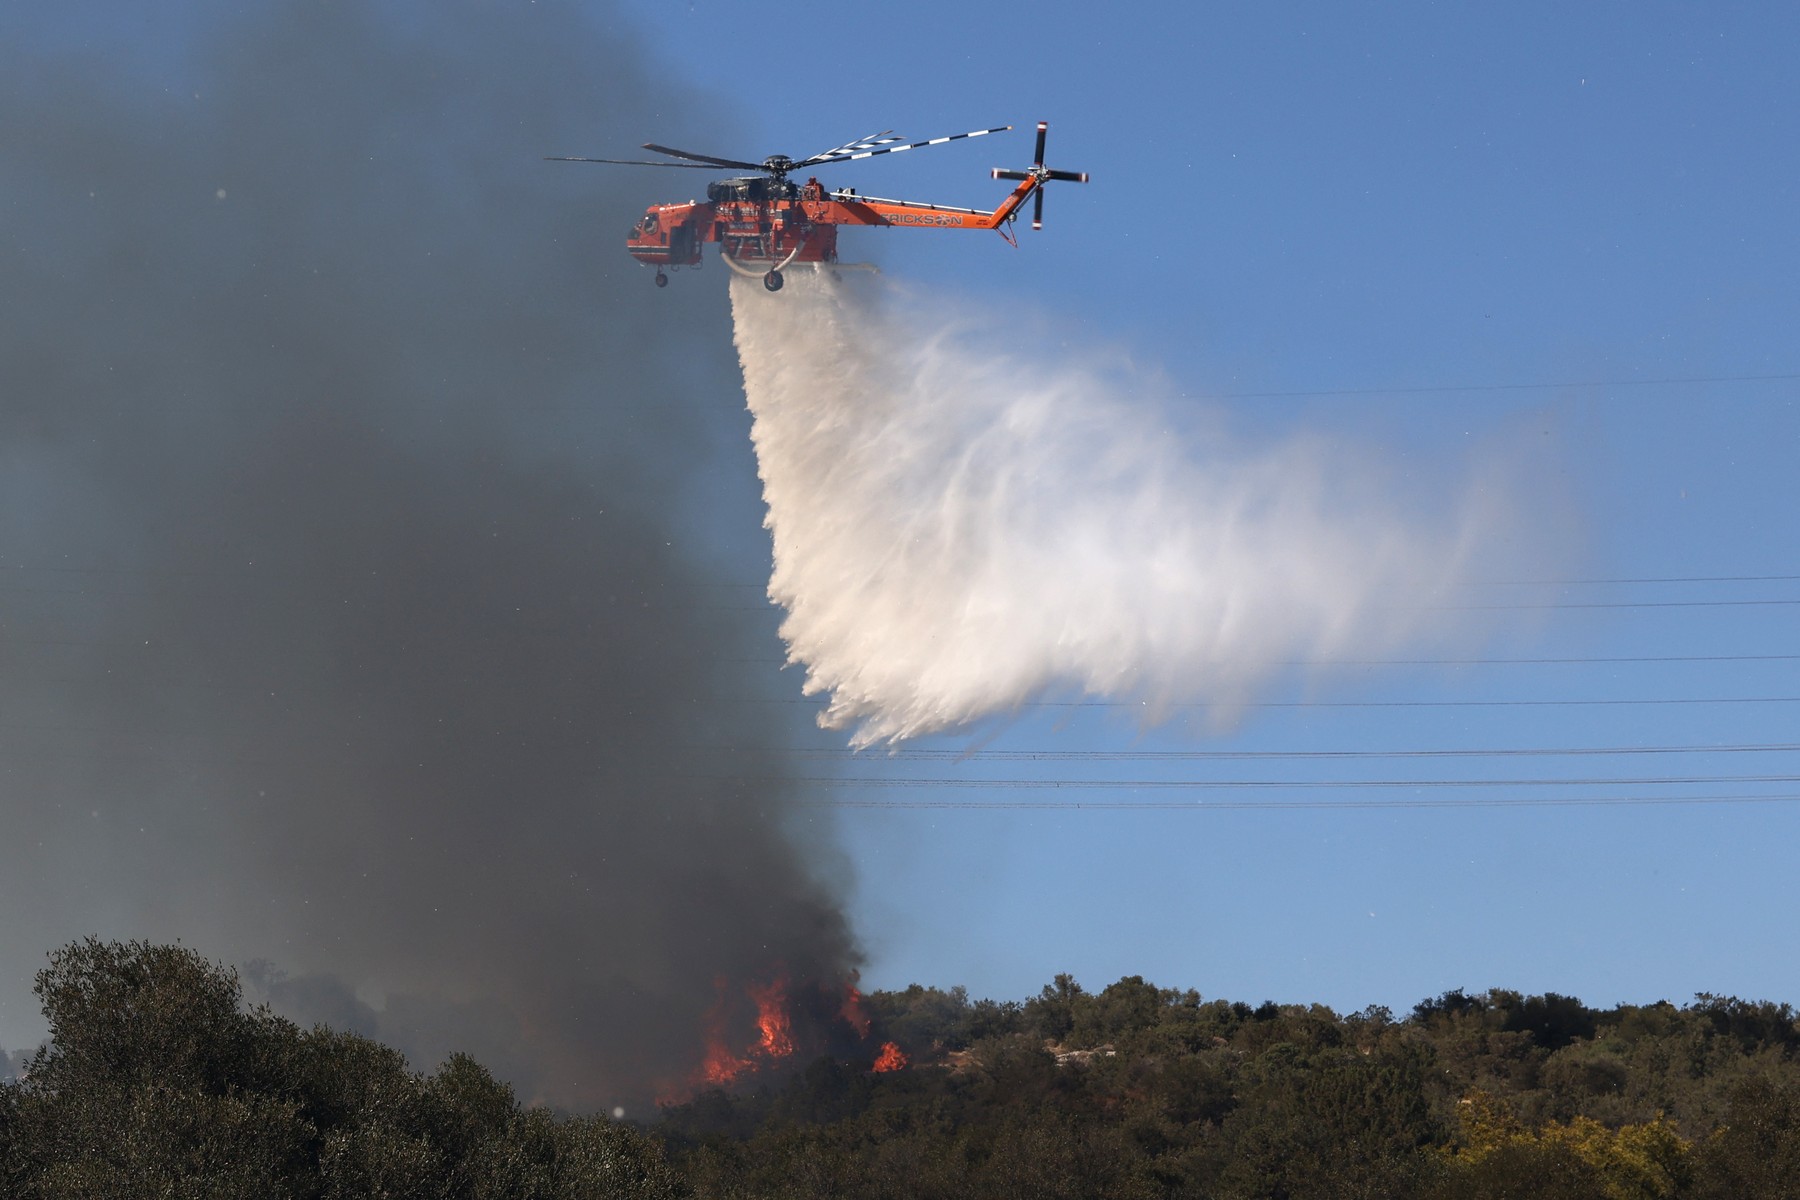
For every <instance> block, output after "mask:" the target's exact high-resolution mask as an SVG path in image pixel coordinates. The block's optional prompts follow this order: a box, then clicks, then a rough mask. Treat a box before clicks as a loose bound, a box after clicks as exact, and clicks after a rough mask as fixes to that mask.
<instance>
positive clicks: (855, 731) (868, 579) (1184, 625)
mask: <svg viewBox="0 0 1800 1200" xmlns="http://www.w3.org/2000/svg"><path fill="white" fill-rule="evenodd" d="M790 278H791V283H790V286H789V287H787V288H786V289H785V290H783V291H782V292H781V293H779V294H778V295H770V294H768V293H767V292H766V291H765V290H764V289H763V288H761V287H760V286H758V285H757V284H756V282H755V281H753V280H751V281H746V280H743V279H733V280H732V291H731V296H732V311H733V313H734V316H735V319H736V338H737V346H738V353H739V357H740V360H741V362H742V366H743V371H744V383H745V389H746V392H747V395H748V400H749V405H750V410H751V414H752V416H753V418H754V427H753V437H754V440H755V443H756V452H757V456H758V462H759V469H760V472H761V476H762V481H763V488H764V495H765V498H766V501H767V505H768V514H767V518H766V523H767V525H768V528H769V530H770V531H771V533H772V535H773V540H774V571H773V575H772V577H771V579H770V583H769V595H770V598H771V599H772V600H773V601H775V602H776V603H777V604H779V605H781V606H782V607H784V608H785V609H786V613H787V615H786V619H785V622H784V624H783V626H782V635H783V637H784V638H785V640H786V642H787V646H788V655H789V659H790V661H791V662H793V663H796V664H800V665H802V666H803V667H804V669H805V671H806V685H805V686H806V691H807V692H808V693H809V694H820V695H823V696H825V697H826V698H827V701H828V703H827V707H826V708H825V710H824V712H823V714H822V716H821V723H822V724H824V725H825V726H826V727H828V728H833V729H842V730H847V731H849V733H850V736H851V740H852V741H853V743H854V744H856V745H858V746H868V745H872V744H876V743H882V742H890V743H891V742H897V741H900V740H903V739H907V738H912V737H917V736H921V735H925V734H930V733H935V732H940V731H944V730H948V729H955V728H958V727H962V726H966V725H968V724H970V723H971V722H976V721H979V720H981V719H982V718H985V717H989V716H991V715H993V714H997V713H1005V712H1008V711H1010V710H1015V709H1018V708H1019V707H1020V706H1022V705H1025V704H1027V703H1028V702H1030V701H1032V700H1033V699H1034V698H1037V697H1040V696H1043V695H1045V694H1053V693H1054V694H1061V693H1070V694H1078V695H1085V696H1108V697H1115V698H1128V699H1135V700H1138V701H1141V702H1142V705H1143V710H1144V711H1145V712H1146V714H1148V716H1149V717H1150V719H1153V720H1154V719H1158V718H1161V717H1163V716H1166V715H1168V714H1169V713H1170V712H1171V711H1172V709H1173V708H1174V707H1175V706H1178V705H1198V706H1200V707H1201V708H1202V709H1203V710H1205V711H1207V712H1209V713H1210V714H1211V715H1212V717H1213V718H1214V719H1216V720H1228V719H1229V718H1230V717H1231V716H1232V714H1233V713H1234V712H1236V711H1237V710H1238V709H1240V708H1241V707H1242V705H1243V704H1244V703H1245V702H1246V700H1247V699H1248V698H1249V697H1250V696H1251V695H1252V694H1253V693H1254V691H1255V690H1256V689H1257V688H1258V686H1259V685H1262V684H1265V683H1266V682H1267V681H1268V680H1269V679H1270V678H1271V676H1273V675H1274V674H1275V673H1276V672H1277V671H1278V670H1280V668H1281V665H1282V664H1283V663H1287V662H1291V661H1294V660H1306V661H1309V662H1321V663H1329V662H1331V661H1333V660H1341V659H1343V658H1346V657H1350V656H1355V657H1358V658H1366V657H1369V656H1371V655H1376V654H1380V653H1383V652H1391V651H1392V650H1394V649H1395V648H1397V647H1399V646H1401V645H1403V644H1410V643H1414V642H1417V641H1420V640H1422V639H1428V638H1433V637H1439V636H1442V635H1444V634H1445V633H1446V632H1448V628H1447V626H1448V622H1447V621H1446V619H1445V618H1446V616H1447V614H1446V612H1445V611H1444V609H1443V606H1442V605H1441V604H1440V603H1439V601H1441V599H1442V598H1443V597H1444V596H1446V595H1447V594H1448V593H1449V592H1450V590H1451V589H1453V588H1454V587H1456V586H1458V585H1459V584H1460V582H1461V581H1462V580H1463V578H1464V575H1465V572H1466V569H1467V567H1468V564H1469V563H1470V561H1471V557H1472V552H1473V551H1474V550H1475V549H1476V548H1477V547H1479V546H1480V545H1481V543H1482V542H1483V540H1484V538H1485V537H1486V535H1487V534H1489V533H1491V532H1492V531H1493V526H1494V523H1495V522H1494V518H1495V516H1496V514H1495V513H1494V511H1493V510H1492V509H1491V508H1490V507H1487V506H1484V505H1483V504H1482V503H1481V502H1480V500H1479V495H1480V493H1479V492H1478V491H1472V492H1471V497H1470V498H1469V499H1467V500H1465V501H1462V502H1460V503H1458V504H1455V505H1450V506H1440V507H1439V508H1438V509H1437V510H1436V514H1435V515H1433V516H1427V515H1424V514H1422V513H1421V512H1419V511H1417V508H1418V506H1412V507H1408V506H1406V505H1404V504H1403V503H1402V502H1401V501H1400V500H1399V499H1398V498H1397V497H1396V496H1395V495H1394V494H1393V493H1392V491H1391V489H1388V488H1386V487H1385V486H1384V485H1383V482H1382V475H1381V473H1380V472H1379V471H1378V470H1376V469H1375V468H1374V467H1373V466H1372V465H1371V463H1370V462H1369V461H1368V458H1367V456H1366V455H1360V454H1356V453H1352V452H1351V451H1349V450H1348V449H1345V448H1343V447H1339V446H1334V445H1332V444H1329V443H1327V442H1326V441H1324V440H1322V439H1319V438H1316V437H1295V438H1291V439H1289V440H1286V441H1283V442H1281V443H1280V444H1275V445H1261V446H1247V445H1244V444H1243V443H1242V442H1241V441H1239V440H1238V439H1234V438H1232V437H1230V436H1228V434H1227V433H1226V432H1225V431H1224V429H1223V427H1222V426H1221V425H1219V424H1218V423H1216V422H1215V423H1214V427H1213V428H1211V429H1207V430H1203V431H1196V429H1195V423H1194V422H1193V421H1192V420H1183V421H1182V422H1181V423H1180V425H1179V427H1177V425H1176V423H1175V422H1174V421H1173V420H1172V418H1173V417H1176V416H1183V417H1188V416H1191V413H1189V414H1182V413H1177V412H1176V411H1175V410H1174V409H1173V408H1172V401H1171V399H1170V398H1169V397H1167V396H1166V395H1161V394H1159V393H1158V389H1157V388H1156V387H1155V385H1153V384H1148V383H1144V382H1142V381H1140V380H1137V379H1135V378H1134V377H1133V376H1132V375H1131V373H1130V372H1121V371H1117V370H1112V369H1109V367H1108V364H1107V363H1106V361H1105V359H1104V356H1102V355H1100V354H1097V353H1096V354H1091V355H1083V354H1081V353H1079V352H1070V351H1068V350H1064V349H1060V348H1059V349H1057V350H1055V351H1052V352H1049V353H1045V354H1033V355H1031V356H1029V357H1027V356H1025V355H1023V354H1019V353H1009V352H1006V351H1003V350H996V349H994V348H993V347H994V346H996V345H1005V344H1006V342H1007V339H1006V337H1004V336H1002V331H998V330H996V329H994V328H993V327H992V326H991V324H990V323H984V321H983V320H982V319H980V318H974V317H969V316H966V315H957V314H947V313H946V310H945V309H944V307H943V306H942V305H941V304H933V305H931V306H929V307H928V306H926V305H924V304H922V303H919V302H917V301H916V300H913V299H911V298H909V297H908V296H906V295H905V294H904V293H903V292H902V290H901V289H899V288H896V287H895V286H893V285H892V284H889V283H888V282H886V281H885V280H883V279H881V278H879V277H874V278H870V277H866V276H849V275H840V274H838V273H836V272H833V271H830V270H829V269H825V270H813V271H794V272H792V273H791V276H790ZM1015 344H1016V339H1015Z"/></svg>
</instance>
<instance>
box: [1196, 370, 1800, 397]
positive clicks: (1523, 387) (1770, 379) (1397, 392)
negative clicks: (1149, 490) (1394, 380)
mask: <svg viewBox="0 0 1800 1200" xmlns="http://www.w3.org/2000/svg"><path fill="white" fill-rule="evenodd" d="M1794 380H1800V375H1694V376H1683V377H1678V378H1667V379H1596V380H1588V381H1585V382H1572V383H1571V382H1564V383H1464V384H1448V385H1440V386H1431V387H1386V388H1382V387H1365V388H1320V389H1313V390H1308V391H1292V392H1220V393H1215V394H1214V395H1213V396H1212V397H1211V398H1212V399H1218V400H1286V399H1305V398H1308V397H1314V396H1426V395H1447V394H1455V393H1467V392H1549V391H1558V390H1562V389H1570V390H1574V389H1578V388H1616V387H1656V386H1683V387H1685V386H1692V385H1695V384H1703V383H1789V382H1792V381H1794Z"/></svg>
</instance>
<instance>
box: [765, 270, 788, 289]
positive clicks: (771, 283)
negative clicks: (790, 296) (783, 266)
mask: <svg viewBox="0 0 1800 1200" xmlns="http://www.w3.org/2000/svg"><path fill="white" fill-rule="evenodd" d="M783 282H784V280H783V279H782V278H781V272H780V271H770V272H769V273H768V274H767V275H764V276H763V286H764V287H766V288H768V289H769V290H770V291H771V292H779V291H780V290H781V285H782V283H783Z"/></svg>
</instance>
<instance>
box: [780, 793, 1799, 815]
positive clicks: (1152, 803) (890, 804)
mask: <svg viewBox="0 0 1800 1200" xmlns="http://www.w3.org/2000/svg"><path fill="white" fill-rule="evenodd" d="M1796 802H1800V795H1792V794H1782V795H1772V796H1766V795H1745V796H1476V797H1467V798H1456V799H1450V798H1439V797H1409V798H1405V799H1363V798H1353V799H1349V800H1213V799H1208V800H1203V801H1202V800H1190V801H1172V800H1162V801H1157V800H992V801H957V800H863V799H854V798H849V797H831V798H811V799H801V800H798V801H796V803H797V804H799V805H800V806H802V807H806V808H845V809H884V808H885V809H960V810H963V811H978V810H986V809H991V810H994V811H996V812H999V811H1017V810H1037V811H1049V812H1061V811H1075V810H1085V811H1088V812H1098V811H1112V812H1119V811H1125V812H1129V811H1164V812H1190V813H1201V812H1232V811H1240V810H1261V811H1265V812H1267V811H1279V810H1289V811H1295V812H1302V811H1307V812H1318V811H1331V810H1348V809H1382V808H1387V809H1407V808H1411V809H1420V808H1436V809H1468V808H1589V807H1614V806H1620V807H1623V806H1657V807H1661V806H1676V805H1690V804H1693V805H1719V804H1793V803H1796Z"/></svg>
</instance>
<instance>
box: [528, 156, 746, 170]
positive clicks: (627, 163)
mask: <svg viewBox="0 0 1800 1200" xmlns="http://www.w3.org/2000/svg"><path fill="white" fill-rule="evenodd" d="M544 161H545V162H597V163H616V164H618V165H619V166H621V167H684V168H686V169H687V170H690V171H710V170H712V169H713V168H712V167H710V166H707V165H705V164H702V163H672V162H645V161H643V160H642V159H636V158H563V157H557V158H546V159H545V160H544Z"/></svg>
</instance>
